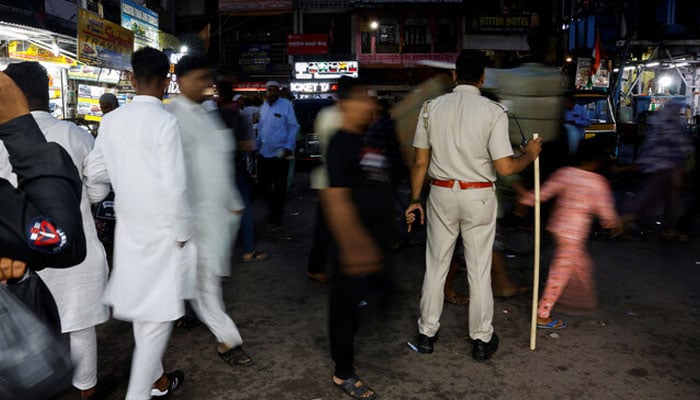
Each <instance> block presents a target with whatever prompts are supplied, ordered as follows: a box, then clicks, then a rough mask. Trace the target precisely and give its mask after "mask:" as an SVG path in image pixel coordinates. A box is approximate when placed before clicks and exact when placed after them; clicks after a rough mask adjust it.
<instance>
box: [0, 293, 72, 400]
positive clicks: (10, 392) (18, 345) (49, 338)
mask: <svg viewBox="0 0 700 400" xmlns="http://www.w3.org/2000/svg"><path fill="white" fill-rule="evenodd" d="M72 375H73V365H72V363H71V358H70V350H69V348H68V345H67V343H65V342H63V341H61V339H60V337H59V336H57V335H55V334H52V333H51V331H50V330H49V328H48V327H47V326H46V325H45V324H44V323H43V322H41V321H40V320H39V318H38V317H37V316H36V315H35V314H34V313H33V312H31V311H30V310H29V309H28V308H27V307H26V306H25V305H24V304H22V303H21V302H20V301H19V300H18V299H17V298H16V297H15V296H14V295H13V294H12V293H10V291H9V290H8V288H7V286H6V285H4V284H0V400H16V399H23V400H34V399H36V400H43V399H48V398H51V397H52V396H54V395H56V394H57V393H60V392H61V391H63V390H64V389H65V388H67V387H68V386H70V383H71V377H72Z"/></svg>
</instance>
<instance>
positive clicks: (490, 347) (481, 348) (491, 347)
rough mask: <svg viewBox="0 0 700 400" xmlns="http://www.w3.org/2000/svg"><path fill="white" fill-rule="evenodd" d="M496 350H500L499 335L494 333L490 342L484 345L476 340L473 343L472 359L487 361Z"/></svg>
mask: <svg viewBox="0 0 700 400" xmlns="http://www.w3.org/2000/svg"><path fill="white" fill-rule="evenodd" d="M496 350H498V335H496V332H494V333H493V336H492V337H491V341H490V342H488V343H484V342H483V341H482V340H480V339H476V340H475V341H474V342H473V343H472V358H473V359H475V360H476V361H486V360H488V359H489V358H490V357H491V355H492V354H493V353H495V352H496Z"/></svg>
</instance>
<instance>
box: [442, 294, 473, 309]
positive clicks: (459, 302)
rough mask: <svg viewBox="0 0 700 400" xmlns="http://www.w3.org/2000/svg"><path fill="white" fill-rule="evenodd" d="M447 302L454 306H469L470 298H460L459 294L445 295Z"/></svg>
mask: <svg viewBox="0 0 700 400" xmlns="http://www.w3.org/2000/svg"><path fill="white" fill-rule="evenodd" d="M445 302H447V303H450V304H454V305H456V306H464V305H467V304H469V297H468V296H460V295H459V294H458V293H456V292H455V293H451V294H447V293H445Z"/></svg>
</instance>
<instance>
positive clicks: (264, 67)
mask: <svg viewBox="0 0 700 400" xmlns="http://www.w3.org/2000/svg"><path fill="white" fill-rule="evenodd" d="M240 49H241V53H240V55H239V57H238V64H240V66H241V69H242V70H243V71H244V72H269V69H270V45H269V44H251V45H242V46H241V47H240Z"/></svg>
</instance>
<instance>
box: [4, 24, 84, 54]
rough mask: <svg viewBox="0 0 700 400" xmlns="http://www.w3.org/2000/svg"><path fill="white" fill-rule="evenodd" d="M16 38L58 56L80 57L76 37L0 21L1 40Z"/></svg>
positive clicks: (8, 40) (13, 39)
mask: <svg viewBox="0 0 700 400" xmlns="http://www.w3.org/2000/svg"><path fill="white" fill-rule="evenodd" d="M15 40H21V41H25V42H27V43H31V44H33V45H35V46H37V47H40V48H42V49H44V50H48V51H50V52H52V53H53V54H54V55H57V56H58V55H64V56H66V57H69V58H72V59H77V58H78V55H77V54H76V53H77V52H76V49H77V39H76V38H74V37H71V36H67V35H63V34H60V33H55V32H51V31H47V30H45V29H40V28H34V27H31V26H25V25H19V24H13V23H10V22H4V21H0V41H7V42H10V41H15Z"/></svg>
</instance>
